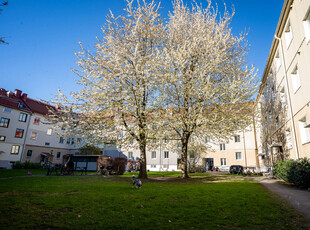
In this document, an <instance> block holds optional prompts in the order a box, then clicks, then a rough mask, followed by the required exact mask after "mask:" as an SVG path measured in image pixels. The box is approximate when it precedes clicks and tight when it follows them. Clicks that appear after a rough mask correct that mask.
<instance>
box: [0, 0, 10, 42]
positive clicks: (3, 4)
mask: <svg viewBox="0 0 310 230" xmlns="http://www.w3.org/2000/svg"><path fill="white" fill-rule="evenodd" d="M8 3H9V2H8V1H5V2H3V3H0V7H3V6H7V5H8ZM1 12H2V9H1V8H0V14H1ZM1 43H2V44H3V43H4V44H8V43H7V42H5V41H4V37H0V44H1Z"/></svg>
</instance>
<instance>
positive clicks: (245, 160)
mask: <svg viewBox="0 0 310 230" xmlns="http://www.w3.org/2000/svg"><path fill="white" fill-rule="evenodd" d="M242 132H243V150H244V162H245V168H247V167H248V162H247V159H246V146H245V134H244V129H243V130H242Z"/></svg>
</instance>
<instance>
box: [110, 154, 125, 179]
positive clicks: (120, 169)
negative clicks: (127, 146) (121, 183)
mask: <svg viewBox="0 0 310 230" xmlns="http://www.w3.org/2000/svg"><path fill="white" fill-rule="evenodd" d="M126 163H127V159H126V158H124V157H116V158H115V159H114V162H113V169H114V171H115V172H116V174H117V175H123V174H124V172H125V170H126Z"/></svg>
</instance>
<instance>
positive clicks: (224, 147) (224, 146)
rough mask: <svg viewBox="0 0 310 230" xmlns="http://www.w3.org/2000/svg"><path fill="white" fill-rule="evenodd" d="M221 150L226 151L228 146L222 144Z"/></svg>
mask: <svg viewBox="0 0 310 230" xmlns="http://www.w3.org/2000/svg"><path fill="white" fill-rule="evenodd" d="M220 150H221V151H226V145H225V143H222V144H220Z"/></svg>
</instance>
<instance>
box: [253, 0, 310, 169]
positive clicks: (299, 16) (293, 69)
mask: <svg viewBox="0 0 310 230" xmlns="http://www.w3.org/2000/svg"><path fill="white" fill-rule="evenodd" d="M309 89H310V1H308V0H285V1H284V5H283V8H282V11H281V15H280V18H279V22H278V25H277V28H276V31H275V37H274V39H273V42H272V45H271V49H270V52H269V56H268V59H267V63H266V67H265V70H264V73H263V77H262V82H261V86H260V89H259V94H258V96H257V103H258V105H259V107H260V109H261V125H262V127H261V128H262V133H261V143H262V146H261V148H262V156H263V159H262V160H263V161H264V163H265V164H266V165H267V166H269V167H272V165H273V163H274V162H275V161H276V160H279V159H287V158H290V159H299V158H303V157H308V158H309V157H310V130H309V127H310V108H309V102H310V91H309Z"/></svg>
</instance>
